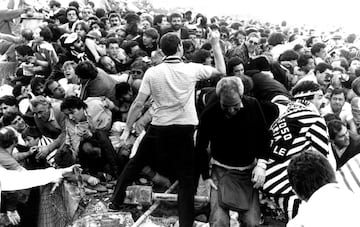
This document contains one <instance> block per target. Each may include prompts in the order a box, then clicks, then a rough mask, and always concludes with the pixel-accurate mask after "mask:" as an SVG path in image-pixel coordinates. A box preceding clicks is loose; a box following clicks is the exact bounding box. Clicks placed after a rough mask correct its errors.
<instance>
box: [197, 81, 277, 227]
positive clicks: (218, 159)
mask: <svg viewBox="0 0 360 227" xmlns="http://www.w3.org/2000/svg"><path fill="white" fill-rule="evenodd" d="M243 93H244V87H243V84H242V82H241V79H240V78H238V77H226V78H223V79H221V80H220V81H219V82H218V84H217V86H216V94H217V96H218V100H217V101H216V102H214V103H210V106H208V107H206V109H205V110H204V112H203V114H202V115H201V118H200V124H199V129H198V134H197V145H196V148H197V152H198V154H199V161H200V163H201V165H200V173H201V175H202V177H203V179H208V181H209V183H210V185H211V186H212V189H211V201H210V206H211V213H210V223H211V224H212V226H230V218H229V207H224V205H223V204H221V205H220V202H221V201H222V203H225V202H226V201H224V198H220V195H225V196H226V193H225V194H224V191H225V190H226V191H227V190H233V189H234V188H232V189H230V188H226V187H227V186H226V185H225V184H223V181H222V180H220V179H221V178H223V177H224V176H225V175H227V174H228V173H229V172H236V176H239V175H241V178H242V181H241V183H240V184H241V185H242V186H241V187H240V188H246V189H245V190H244V191H243V192H244V193H245V194H246V195H245V196H244V197H245V198H246V199H245V200H248V201H249V202H248V207H247V208H246V209H243V207H242V208H240V207H239V208H238V207H236V208H235V209H239V210H240V209H243V210H245V211H243V218H242V222H243V223H245V225H246V226H258V225H259V222H260V208H259V194H258V190H257V189H258V188H260V187H261V186H262V185H263V183H264V181H265V170H266V162H267V161H266V160H267V159H268V154H269V142H270V140H269V136H268V130H267V128H266V122H265V118H264V115H263V112H262V109H261V107H260V104H259V102H258V101H257V100H256V99H255V98H252V97H248V96H243ZM209 143H210V144H211V145H210V150H211V151H210V153H211V155H210V156H211V159H210V163H211V164H212V169H211V178H210V176H209V162H208V160H209V157H208V153H207V151H206V150H207V147H208V145H209ZM227 176H229V175H227ZM235 178H236V177H235ZM232 180H234V179H233V178H232ZM218 190H220V192H218ZM238 192H239V191H238ZM227 193H229V192H227ZM240 194H241V193H240ZM227 196H228V195H227ZM233 199H234V200H239V199H238V198H233ZM242 205H243V204H241V206H242Z"/></svg>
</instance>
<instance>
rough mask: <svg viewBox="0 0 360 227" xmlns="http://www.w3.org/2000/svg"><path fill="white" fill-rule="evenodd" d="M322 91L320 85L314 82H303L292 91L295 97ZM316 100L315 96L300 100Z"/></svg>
mask: <svg viewBox="0 0 360 227" xmlns="http://www.w3.org/2000/svg"><path fill="white" fill-rule="evenodd" d="M319 90H321V88H320V85H319V84H317V83H315V82H313V81H309V80H306V81H303V82H300V83H299V84H297V85H295V87H294V88H293V90H292V95H293V96H294V97H295V96H296V95H299V94H302V93H307V92H315V91H319ZM313 98H314V95H308V96H302V97H301V98H300V99H305V100H311V99H313Z"/></svg>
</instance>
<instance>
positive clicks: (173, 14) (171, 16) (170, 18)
mask: <svg viewBox="0 0 360 227" xmlns="http://www.w3.org/2000/svg"><path fill="white" fill-rule="evenodd" d="M179 17H180V18H182V16H181V14H180V13H172V14H171V15H170V16H169V20H170V22H171V21H172V19H173V18H179Z"/></svg>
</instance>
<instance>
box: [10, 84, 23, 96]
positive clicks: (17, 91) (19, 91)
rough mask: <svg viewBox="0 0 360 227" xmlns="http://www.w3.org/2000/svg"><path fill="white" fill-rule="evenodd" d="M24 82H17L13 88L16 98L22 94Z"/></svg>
mask: <svg viewBox="0 0 360 227" xmlns="http://www.w3.org/2000/svg"><path fill="white" fill-rule="evenodd" d="M23 86H24V85H22V84H16V85H15V86H14V88H13V90H12V94H13V96H14V97H15V98H17V97H19V96H20V95H21V94H22V87H23Z"/></svg>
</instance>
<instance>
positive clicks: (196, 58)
mask: <svg viewBox="0 0 360 227" xmlns="http://www.w3.org/2000/svg"><path fill="white" fill-rule="evenodd" d="M208 57H211V53H210V51H208V50H204V49H199V50H197V51H195V52H194V55H193V57H192V62H195V63H201V64H202V63H204V62H205V60H206V59H207V58H208Z"/></svg>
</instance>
